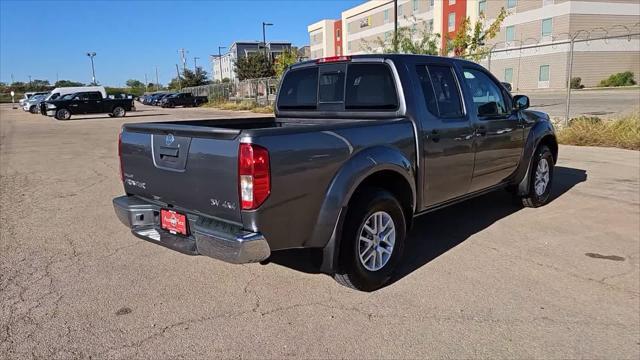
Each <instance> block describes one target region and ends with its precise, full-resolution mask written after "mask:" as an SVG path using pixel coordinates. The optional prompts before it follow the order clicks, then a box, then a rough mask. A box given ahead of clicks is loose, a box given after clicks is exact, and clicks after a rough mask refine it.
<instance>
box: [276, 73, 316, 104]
mask: <svg viewBox="0 0 640 360" xmlns="http://www.w3.org/2000/svg"><path fill="white" fill-rule="evenodd" d="M317 103H318V68H317V67H310V68H302V69H297V70H291V71H289V72H288V73H287V76H285V77H284V80H283V83H282V86H281V88H280V93H279V94H278V107H279V108H280V109H288V110H295V109H315V108H316V106H317Z"/></svg>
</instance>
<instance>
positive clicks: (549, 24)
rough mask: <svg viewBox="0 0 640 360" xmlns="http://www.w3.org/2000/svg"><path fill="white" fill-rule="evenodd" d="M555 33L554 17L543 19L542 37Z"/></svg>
mask: <svg viewBox="0 0 640 360" xmlns="http://www.w3.org/2000/svg"><path fill="white" fill-rule="evenodd" d="M552 33H553V19H551V18H548V19H542V37H546V36H551V34H552Z"/></svg>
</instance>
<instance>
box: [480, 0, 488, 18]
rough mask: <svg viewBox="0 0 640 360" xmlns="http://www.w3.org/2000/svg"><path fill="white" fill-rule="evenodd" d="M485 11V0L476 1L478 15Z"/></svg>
mask: <svg viewBox="0 0 640 360" xmlns="http://www.w3.org/2000/svg"><path fill="white" fill-rule="evenodd" d="M486 12H487V0H480V1H478V15H479V14H481V13H486Z"/></svg>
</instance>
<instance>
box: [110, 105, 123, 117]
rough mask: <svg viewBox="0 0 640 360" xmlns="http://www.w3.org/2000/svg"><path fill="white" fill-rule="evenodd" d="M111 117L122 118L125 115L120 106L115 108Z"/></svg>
mask: <svg viewBox="0 0 640 360" xmlns="http://www.w3.org/2000/svg"><path fill="white" fill-rule="evenodd" d="M111 114H112V115H113V117H123V116H125V115H126V114H127V112H126V110H125V109H124V108H123V107H122V106H116V107H115V108H113V112H112V113H111Z"/></svg>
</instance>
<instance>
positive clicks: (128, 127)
mask: <svg viewBox="0 0 640 360" xmlns="http://www.w3.org/2000/svg"><path fill="white" fill-rule="evenodd" d="M240 131H241V130H237V129H224V128H212V127H200V126H191V125H177V124H153V123H147V124H125V125H123V129H122V134H121V139H120V141H121V142H120V157H121V166H122V173H123V180H124V187H125V191H126V192H127V194H130V195H138V196H140V197H143V198H146V199H149V200H152V201H156V202H159V203H161V204H163V205H167V206H173V207H175V208H176V209H178V210H179V209H181V208H183V209H188V210H189V211H195V212H199V213H202V214H204V215H208V216H211V217H215V218H219V219H221V220H226V221H231V222H235V223H240V222H241V217H240V216H241V213H240V206H239V200H238V146H239V143H238V141H237V138H238V135H239V134H240Z"/></svg>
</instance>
